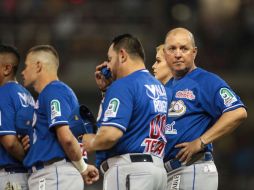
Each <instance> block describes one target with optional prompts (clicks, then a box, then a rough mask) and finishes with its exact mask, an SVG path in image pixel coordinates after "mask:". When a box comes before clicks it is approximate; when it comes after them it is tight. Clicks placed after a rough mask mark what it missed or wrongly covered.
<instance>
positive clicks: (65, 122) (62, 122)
mask: <svg viewBox="0 0 254 190" xmlns="http://www.w3.org/2000/svg"><path fill="white" fill-rule="evenodd" d="M57 124H66V125H68V124H69V123H68V121H57V122H55V123H52V124H50V125H49V128H50V127H52V126H55V125H57Z"/></svg>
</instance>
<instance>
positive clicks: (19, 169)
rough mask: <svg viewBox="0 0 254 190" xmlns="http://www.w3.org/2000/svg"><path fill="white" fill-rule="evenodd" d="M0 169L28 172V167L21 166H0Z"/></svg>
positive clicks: (12, 171) (10, 171)
mask: <svg viewBox="0 0 254 190" xmlns="http://www.w3.org/2000/svg"><path fill="white" fill-rule="evenodd" d="M0 170H4V171H5V172H9V173H28V169H26V168H24V167H22V166H0Z"/></svg>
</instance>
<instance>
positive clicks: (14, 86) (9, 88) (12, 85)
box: [0, 81, 26, 96]
mask: <svg viewBox="0 0 254 190" xmlns="http://www.w3.org/2000/svg"><path fill="white" fill-rule="evenodd" d="M20 91H26V89H25V88H24V87H23V86H22V85H20V84H19V83H18V82H14V81H13V82H8V83H6V84H4V85H3V86H1V87H0V92H1V95H9V96H12V95H14V94H16V92H20Z"/></svg>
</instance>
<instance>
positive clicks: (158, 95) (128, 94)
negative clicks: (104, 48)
mask: <svg viewBox="0 0 254 190" xmlns="http://www.w3.org/2000/svg"><path fill="white" fill-rule="evenodd" d="M105 66H107V67H108V69H109V70H110V71H111V76H112V78H111V80H113V81H114V82H113V83H112V84H111V85H110V86H107V85H108V84H109V81H107V80H106V79H105V78H104V76H103V75H102V73H101V69H102V68H103V67H105ZM95 75H96V81H97V84H98V86H99V88H100V89H101V90H103V91H104V90H105V89H106V87H107V90H106V94H105V99H104V100H103V102H102V112H101V116H100V117H99V121H98V125H99V129H98V132H97V133H96V135H92V134H85V135H84V136H83V142H84V147H85V148H86V150H87V151H88V152H89V151H94V150H96V151H98V152H97V160H96V161H97V165H98V166H100V167H101V170H102V172H103V173H104V182H103V189H104V190H118V189H130V190H131V189H140V190H142V189H144V190H162V189H165V188H166V172H165V169H164V167H163V160H162V158H163V155H164V147H165V144H166V139H165V136H164V127H165V124H166V114H167V96H166V92H165V88H164V86H163V85H162V84H161V83H160V82H159V81H157V80H156V79H155V78H154V77H153V76H152V75H151V74H150V73H149V72H148V71H147V70H146V69H145V65H144V51H143V48H142V46H141V44H140V42H139V41H138V40H137V38H135V37H133V36H131V35H129V34H124V35H120V36H118V37H116V38H115V39H114V40H113V41H112V44H111V46H110V48H109V50H108V61H107V62H104V63H103V64H101V65H99V66H97V68H96V72H95Z"/></svg>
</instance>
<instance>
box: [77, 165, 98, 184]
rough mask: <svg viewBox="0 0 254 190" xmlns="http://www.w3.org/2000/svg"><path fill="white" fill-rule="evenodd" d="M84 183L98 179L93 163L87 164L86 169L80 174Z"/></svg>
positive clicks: (91, 182)
mask: <svg viewBox="0 0 254 190" xmlns="http://www.w3.org/2000/svg"><path fill="white" fill-rule="evenodd" d="M81 175H82V177H83V180H84V182H85V183H86V184H88V185H90V184H93V183H94V182H96V181H98V179H99V171H98V169H97V168H96V167H94V166H93V165H89V164H88V166H87V169H86V170H85V171H84V172H83V173H82V174H81Z"/></svg>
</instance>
